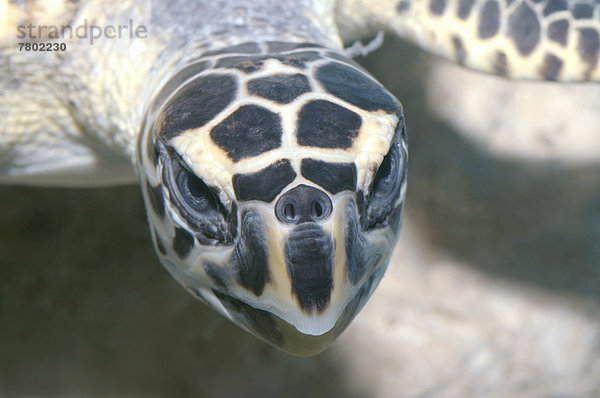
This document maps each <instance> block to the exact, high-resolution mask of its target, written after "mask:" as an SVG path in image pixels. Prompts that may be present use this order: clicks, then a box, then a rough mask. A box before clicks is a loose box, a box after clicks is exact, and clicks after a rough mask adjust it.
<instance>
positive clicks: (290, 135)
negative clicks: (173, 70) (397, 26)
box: [138, 43, 407, 355]
mask: <svg viewBox="0 0 600 398" xmlns="http://www.w3.org/2000/svg"><path fill="white" fill-rule="evenodd" d="M284 44H287V43H267V44H265V43H263V44H262V48H263V50H265V49H267V50H265V51H263V53H260V54H258V53H257V54H248V53H247V52H248V51H250V49H251V48H252V47H251V46H250V44H247V45H246V46H247V48H244V47H241V48H240V46H236V47H234V48H233V50H232V51H234V52H237V53H239V54H237V55H232V54H228V53H223V52H217V53H213V54H207V55H206V57H204V58H202V59H201V60H200V61H197V62H196V63H195V64H191V65H189V66H188V67H187V68H185V69H184V70H183V71H182V72H180V73H179V74H178V75H175V76H174V77H173V78H172V79H171V80H170V81H169V83H167V85H166V86H165V88H163V89H162V90H161V92H160V93H159V94H158V95H157V99H156V101H155V104H153V106H152V108H151V109H150V111H149V113H148V122H147V124H146V126H145V127H144V128H143V132H142V134H141V135H140V136H141V138H140V142H139V162H138V164H139V171H140V176H141V180H142V188H143V192H144V198H145V202H146V208H147V210H148V219H149V221H150V225H151V231H152V235H153V238H154V243H155V247H156V251H157V253H158V255H159V257H160V260H161V262H162V263H163V265H164V266H165V267H166V268H167V269H168V270H169V271H170V272H171V274H172V275H173V276H174V277H175V278H176V279H177V280H178V281H179V282H180V283H181V284H182V285H183V286H184V287H185V288H186V289H188V290H189V291H190V292H191V293H192V294H193V295H195V296H196V297H198V298H200V299H201V300H203V301H205V302H207V303H208V304H210V305H211V306H213V307H214V308H216V309H217V310H218V311H220V312H221V313H223V314H224V315H225V316H227V317H228V318H229V319H231V320H232V321H234V322H235V323H237V324H238V325H240V326H241V327H242V328H244V329H246V330H248V331H250V332H251V333H253V334H255V335H256V336H258V337H259V338H261V339H263V340H265V341H267V342H269V343H271V344H273V345H275V346H276V347H279V348H281V349H283V350H285V351H288V352H290V353H292V354H297V355H311V354H315V353H317V352H319V351H321V350H323V349H325V348H326V347H327V346H328V345H329V344H331V342H332V341H333V340H334V339H335V337H337V336H338V335H339V334H340V333H341V332H342V331H343V330H344V329H345V328H346V327H347V326H348V324H349V323H350V321H351V320H352V319H353V318H354V316H355V315H356V314H357V313H358V311H359V310H360V309H361V308H362V306H363V305H364V303H365V302H366V300H367V298H368V297H369V296H370V295H371V293H372V291H373V290H374V288H375V287H376V286H377V284H378V283H379V281H380V279H381V277H382V276H383V273H384V272H385V269H386V267H387V263H388V260H389V257H390V255H391V252H392V249H393V247H394V245H395V242H396V238H397V234H398V231H399V227H400V219H401V211H402V204H403V199H404V191H405V172H406V162H407V153H406V144H405V128H404V120H403V117H402V111H401V108H400V105H399V104H398V102H397V101H396V100H395V99H394V98H393V97H392V96H391V95H390V94H388V93H387V92H386V91H385V90H384V89H383V88H382V87H381V86H380V85H379V84H378V83H377V82H375V81H374V80H373V79H372V78H371V77H370V76H369V75H368V74H367V73H366V72H364V71H363V70H362V69H360V67H358V66H357V65H355V64H354V63H352V62H351V61H348V60H344V59H343V58H341V57H340V56H339V55H336V54H333V53H331V52H329V51H327V50H325V49H322V48H318V47H315V48H313V49H311V51H307V50H306V47H307V46H309V45H303V46H301V48H295V47H294V46H292V45H288V48H287V50H286V49H285V46H284ZM272 46H279V48H281V47H284V50H283V51H279V52H277V53H275V54H274V53H271V52H269V49H271V48H272ZM256 51H257V52H258V49H257V50H256Z"/></svg>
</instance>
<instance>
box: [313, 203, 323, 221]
mask: <svg viewBox="0 0 600 398" xmlns="http://www.w3.org/2000/svg"><path fill="white" fill-rule="evenodd" d="M312 213H313V217H314V218H321V216H322V215H323V207H322V206H321V204H320V203H319V202H318V201H316V200H315V201H314V202H313V205H312Z"/></svg>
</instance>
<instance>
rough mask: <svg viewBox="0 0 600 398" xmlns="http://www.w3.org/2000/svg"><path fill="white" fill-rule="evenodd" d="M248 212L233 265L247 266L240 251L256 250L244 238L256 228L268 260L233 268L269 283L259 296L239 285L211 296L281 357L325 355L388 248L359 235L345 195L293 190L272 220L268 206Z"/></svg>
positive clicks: (378, 273)
mask: <svg viewBox="0 0 600 398" xmlns="http://www.w3.org/2000/svg"><path fill="white" fill-rule="evenodd" d="M246 211H247V213H246V215H243V216H242V217H241V221H242V225H241V230H242V236H241V239H240V241H239V242H238V244H237V248H236V249H235V251H236V253H238V255H237V256H236V258H237V260H236V261H238V260H239V261H246V260H244V259H245V258H246V255H245V254H244V251H245V250H246V248H250V247H253V246H256V244H253V243H252V241H253V239H255V238H254V236H255V232H252V233H251V234H247V233H245V232H243V231H250V230H252V231H257V230H259V229H260V232H256V233H260V234H261V235H262V238H261V239H260V240H263V241H264V242H266V246H265V256H264V257H263V258H258V257H255V256H254V257H252V259H253V260H257V262H252V263H250V262H249V263H248V264H247V265H243V264H242V265H240V264H241V263H237V264H236V265H235V268H238V269H240V268H247V269H248V272H255V271H256V270H258V269H261V268H263V267H264V272H263V273H264V274H266V275H268V277H266V278H265V284H264V287H263V288H262V289H261V290H260V291H258V290H257V291H254V292H252V291H248V290H247V289H241V288H240V286H238V289H236V288H233V289H229V290H228V291H227V292H219V291H213V293H214V294H215V299H216V301H217V302H218V303H220V305H222V307H221V309H222V311H223V312H224V313H225V314H226V315H227V316H228V317H229V318H230V319H231V320H233V321H234V322H235V323H237V324H238V325H240V326H241V327H242V328H244V329H246V330H248V331H249V332H251V333H252V334H254V335H256V336H257V337H259V338H261V339H262V340H265V341H267V342H268V343H270V344H272V345H274V346H276V347H278V348H280V349H282V350H284V351H287V352H289V353H291V354H294V355H314V354H316V353H318V352H320V351H322V350H324V349H325V348H327V347H328V346H329V345H330V344H331V343H332V342H333V341H334V340H335V338H336V337H337V336H339V335H340V334H341V333H342V332H343V331H344V330H345V329H346V327H347V326H348V325H349V324H350V322H351V321H352V319H353V318H354V317H355V315H356V314H357V313H358V311H359V310H360V309H361V308H362V306H363V305H364V303H365V302H366V300H367V299H368V297H369V296H370V294H371V293H372V291H373V289H374V288H375V287H376V285H377V284H378V282H379V280H380V279H381V277H382V276H383V271H384V270H385V266H383V265H387V261H386V259H387V257H388V256H386V255H385V251H386V250H387V251H389V248H386V247H383V246H381V244H380V243H379V242H380V241H381V239H371V238H370V237H369V236H365V235H364V234H363V232H362V230H361V228H360V227H359V225H360V222H359V212H358V211H357V206H356V201H355V196H354V194H353V193H352V192H350V191H348V192H346V193H344V194H338V195H335V197H333V198H332V197H330V196H329V195H328V194H326V193H325V192H324V191H322V190H319V189H317V188H315V187H312V186H307V185H298V186H296V187H293V188H291V189H290V190H289V191H287V192H285V193H284V194H283V195H281V196H280V198H279V200H278V201H277V202H276V204H275V217H273V208H271V210H270V211H268V210H267V207H266V206H265V208H263V209H258V208H254V209H253V210H246ZM250 212H251V214H252V216H249V215H248V214H250ZM250 223H251V225H252V227H250V226H249V225H250ZM246 224H248V225H246ZM261 261H264V263H265V264H266V266H263V265H262V263H261Z"/></svg>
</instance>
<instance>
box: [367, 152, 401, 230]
mask: <svg viewBox="0 0 600 398" xmlns="http://www.w3.org/2000/svg"><path fill="white" fill-rule="evenodd" d="M405 168H406V153H405V152H404V150H403V149H402V147H401V145H400V144H399V143H398V142H394V143H393V144H392V147H391V148H390V150H389V152H388V153H387V155H385V157H384V158H383V161H382V162H381V165H380V166H379V169H378V170H377V173H376V174H375V178H374V179H373V184H372V185H371V192H370V194H369V198H368V204H367V209H366V220H365V221H366V223H367V228H369V229H371V228H377V227H381V226H385V225H386V224H387V219H388V216H389V215H390V214H391V213H392V212H393V211H394V208H395V207H396V203H395V202H396V199H397V198H398V197H399V195H400V192H401V187H402V182H403V181H404V177H405V176H404V173H405Z"/></svg>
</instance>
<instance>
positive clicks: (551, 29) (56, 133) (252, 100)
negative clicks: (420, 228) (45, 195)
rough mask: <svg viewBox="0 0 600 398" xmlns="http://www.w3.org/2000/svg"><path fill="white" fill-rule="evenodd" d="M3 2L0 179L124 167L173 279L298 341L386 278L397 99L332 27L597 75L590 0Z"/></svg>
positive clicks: (399, 134)
mask: <svg viewBox="0 0 600 398" xmlns="http://www.w3.org/2000/svg"><path fill="white" fill-rule="evenodd" d="M48 3H53V4H52V5H53V7H50V8H42V6H46V5H48ZM54 3H56V4H54ZM6 6H7V7H8V8H7V9H6V10H8V13H4V17H5V19H6V20H5V25H4V28H3V29H2V30H1V31H0V32H1V34H2V37H0V45H2V50H1V51H2V52H1V53H0V54H1V55H0V59H1V60H2V67H3V75H2V78H1V80H0V91H1V92H2V97H1V98H0V110H1V113H2V115H3V116H2V117H3V123H2V125H1V126H0V156H1V157H0V159H1V161H0V181H1V182H3V183H21V184H38V185H61V186H84V185H87V186H90V185H106V184H116V183H128V182H132V181H139V183H140V184H141V188H142V192H143V196H144V201H145V204H146V209H147V213H148V221H149V224H150V233H151V236H152V239H153V242H154V246H155V249H156V252H157V255H158V257H159V259H160V261H161V263H162V264H163V265H164V266H165V267H166V268H167V270H168V271H169V272H170V273H171V274H172V275H173V276H174V277H175V279H177V280H178V281H179V282H180V283H181V284H182V285H183V286H184V287H185V288H186V289H187V290H188V291H190V293H192V294H193V295H194V296H195V297H197V298H199V299H200V300H202V301H205V302H207V303H208V304H210V305H211V306H213V307H214V308H215V309H217V310H218V311H220V312H221V313H223V314H224V315H225V316H226V317H228V318H229V319H231V320H232V321H233V322H235V323H236V324H238V325H239V326H241V327H242V328H244V329H246V330H248V331H250V332H251V333H253V334H254V335H256V336H258V337H259V338H261V339H263V340H265V341H267V342H268V343H270V344H272V345H274V346H276V347H278V348H280V349H282V350H285V351H287V352H290V353H292V354H297V355H310V354H315V353H317V352H319V351H321V350H323V349H325V348H326V347H327V346H328V345H329V344H331V342H332V341H333V340H334V339H335V338H336V337H337V336H338V335H339V334H340V333H341V332H342V331H343V330H344V329H345V328H346V327H347V326H348V324H349V323H350V321H351V320H352V319H353V318H354V316H355V315H356V314H357V313H358V311H359V310H360V309H361V308H362V306H363V305H364V304H365V302H366V300H367V299H368V297H369V296H370V295H371V293H372V292H373V290H374V289H375V287H376V286H377V284H378V283H379V281H380V280H381V278H382V276H383V274H384V272H385V269H386V267H387V263H388V260H389V257H390V255H391V251H392V249H393V247H394V244H395V241H396V239H397V236H398V232H399V229H400V223H401V216H402V205H403V201H404V194H405V190H406V170H407V146H406V134H405V133H406V131H405V130H406V129H405V122H404V115H403V112H402V107H401V105H400V102H398V101H397V100H396V99H395V98H394V97H393V96H392V95H391V94H389V93H388V92H387V91H386V90H385V88H383V87H382V86H381V85H380V84H379V83H377V82H376V81H375V80H374V78H372V77H371V76H370V75H369V73H368V72H367V71H365V70H364V69H362V68H361V67H360V66H359V65H357V64H356V63H355V62H353V61H352V60H351V55H353V54H355V53H356V50H361V48H362V47H361V46H360V45H358V46H353V47H350V49H346V50H344V47H343V43H352V42H354V41H355V40H358V39H360V38H362V37H369V36H372V35H373V34H375V33H376V32H378V31H388V32H391V33H394V34H397V35H399V36H401V37H403V38H406V39H408V40H411V41H414V42H416V43H418V44H419V45H420V46H422V47H423V48H425V49H427V50H430V51H433V52H435V53H438V54H441V55H443V56H446V57H448V58H451V59H453V60H455V61H456V62H458V63H460V64H463V65H465V66H468V67H471V68H475V69H479V70H482V71H487V72H491V73H496V74H500V75H504V76H507V77H512V78H529V79H545V80H560V81H598V80H600V64H599V57H600V55H599V54H600V1H598V0H583V1H578V0H573V1H565V0H421V1H418V0H413V1H409V0H400V1H398V0H396V1H380V2H370V1H368V0H338V1H334V0H320V1H308V0H290V1H284V2H275V1H270V0H259V1H253V2H247V3H244V2H239V1H234V0H227V1H221V2H197V3H192V2H179V1H172V2H168V3H167V2H150V1H135V0H131V1H126V2H113V1H108V2H107V1H95V0H87V1H82V2H77V3H75V2H73V3H71V2H65V3H62V2H40V3H37V4H35V3H27V4H22V3H21V2H14V3H13V2H10V3H8V4H7V5H5V7H6ZM40 9H43V11H40ZM6 10H5V11H6ZM44 18H47V20H44ZM34 43H35V44H36V46H33V44H34ZM42 43H44V46H45V47H44V49H45V50H49V51H41V50H40V48H41V46H40V44H42ZM62 43H64V44H65V47H64V49H62V48H61V44H62ZM55 44H58V46H56V49H55V48H54V47H55ZM132 166H133V167H132ZM134 171H135V172H134ZM117 200H118V199H117Z"/></svg>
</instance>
